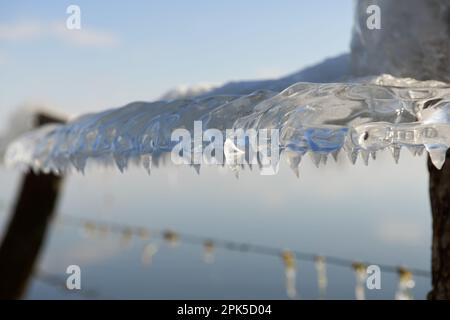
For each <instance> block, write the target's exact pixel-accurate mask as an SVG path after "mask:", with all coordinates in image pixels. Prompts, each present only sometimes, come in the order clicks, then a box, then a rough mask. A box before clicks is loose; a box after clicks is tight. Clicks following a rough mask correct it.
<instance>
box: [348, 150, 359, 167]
mask: <svg viewBox="0 0 450 320" xmlns="http://www.w3.org/2000/svg"><path fill="white" fill-rule="evenodd" d="M347 156H348V159H349V160H350V162H351V163H352V164H355V163H356V160H357V159H358V150H357V149H353V148H349V149H347Z"/></svg>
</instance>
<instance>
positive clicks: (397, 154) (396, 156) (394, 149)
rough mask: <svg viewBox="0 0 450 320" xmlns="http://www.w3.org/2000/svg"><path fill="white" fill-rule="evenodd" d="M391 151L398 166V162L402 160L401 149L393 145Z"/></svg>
mask: <svg viewBox="0 0 450 320" xmlns="http://www.w3.org/2000/svg"><path fill="white" fill-rule="evenodd" d="M389 150H390V151H391V153H392V157H393V158H394V160H395V163H397V164H398V160H399V159H400V151H401V147H400V146H398V145H393V146H390V147H389Z"/></svg>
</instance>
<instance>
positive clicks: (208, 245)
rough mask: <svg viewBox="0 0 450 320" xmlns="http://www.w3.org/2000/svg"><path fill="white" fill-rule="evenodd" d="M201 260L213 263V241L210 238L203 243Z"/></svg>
mask: <svg viewBox="0 0 450 320" xmlns="http://www.w3.org/2000/svg"><path fill="white" fill-rule="evenodd" d="M203 261H204V262H205V263H207V264H212V263H214V242H212V241H211V240H206V241H205V242H204V243H203Z"/></svg>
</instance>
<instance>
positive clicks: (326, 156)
mask: <svg viewBox="0 0 450 320" xmlns="http://www.w3.org/2000/svg"><path fill="white" fill-rule="evenodd" d="M327 161H328V154H325V153H324V154H322V155H321V157H320V162H322V163H323V165H326V164H327Z"/></svg>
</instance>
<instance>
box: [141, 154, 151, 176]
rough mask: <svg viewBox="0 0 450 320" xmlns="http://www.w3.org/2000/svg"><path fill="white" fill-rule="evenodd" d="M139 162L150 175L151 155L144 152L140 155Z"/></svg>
mask: <svg viewBox="0 0 450 320" xmlns="http://www.w3.org/2000/svg"><path fill="white" fill-rule="evenodd" d="M141 162H142V166H143V167H144V169H145V170H146V171H147V173H148V175H150V174H151V170H152V155H151V154H144V155H143V156H141Z"/></svg>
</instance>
